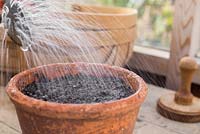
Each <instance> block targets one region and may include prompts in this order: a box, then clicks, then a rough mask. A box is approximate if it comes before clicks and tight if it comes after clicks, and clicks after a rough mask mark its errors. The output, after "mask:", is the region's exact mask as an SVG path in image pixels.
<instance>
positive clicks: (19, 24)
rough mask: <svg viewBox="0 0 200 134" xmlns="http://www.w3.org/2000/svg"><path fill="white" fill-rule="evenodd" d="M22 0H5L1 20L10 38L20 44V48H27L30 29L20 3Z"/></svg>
mask: <svg viewBox="0 0 200 134" xmlns="http://www.w3.org/2000/svg"><path fill="white" fill-rule="evenodd" d="M21 2H23V0H5V1H4V7H3V13H2V22H3V23H4V27H5V28H6V29H8V35H9V36H10V38H11V39H12V40H13V41H14V42H15V43H17V44H18V45H20V46H21V47H22V48H28V45H29V43H30V40H31V31H30V27H29V25H28V23H27V18H26V17H25V15H26V14H25V12H24V11H23V8H26V7H24V6H23V8H22V3H21Z"/></svg>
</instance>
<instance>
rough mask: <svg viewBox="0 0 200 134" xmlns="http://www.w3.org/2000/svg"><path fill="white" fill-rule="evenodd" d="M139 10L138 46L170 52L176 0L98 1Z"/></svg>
mask: <svg viewBox="0 0 200 134" xmlns="http://www.w3.org/2000/svg"><path fill="white" fill-rule="evenodd" d="M97 1H98V2H101V3H103V4H106V5H114V6H125V7H132V8H136V9H138V18H139V19H138V39H137V42H136V44H137V45H144V46H149V47H155V48H160V49H164V50H169V48H170V44H171V31H172V25H173V11H174V10H173V8H174V1H175V0H97Z"/></svg>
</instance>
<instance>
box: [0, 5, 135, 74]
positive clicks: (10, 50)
mask: <svg viewBox="0 0 200 134" xmlns="http://www.w3.org/2000/svg"><path fill="white" fill-rule="evenodd" d="M63 16H64V17H67V18H68V19H73V20H76V21H77V22H79V23H77V24H76V23H73V25H72V27H73V28H74V30H75V32H76V34H78V35H81V36H82V37H85V38H86V40H88V41H89V42H90V40H91V41H92V40H94V38H95V40H96V41H94V43H91V44H92V45H91V46H90V47H91V49H90V48H89V50H90V51H87V52H85V53H84V54H83V53H81V52H79V51H81V50H80V49H79V48H78V46H77V45H74V44H73V45H72V44H71V43H70V41H67V40H66V41H64V42H63V40H62V41H61V40H59V39H58V38H55V37H54V36H51V37H48V39H49V40H51V41H52V42H53V43H55V44H56V45H58V46H60V47H62V49H63V50H67V51H74V52H76V53H75V55H73V56H72V55H62V54H60V55H59V59H58V58H57V57H54V56H53V55H51V54H49V53H48V52H47V53H45V52H42V51H38V53H37V51H35V52H36V53H34V54H33V53H32V52H25V53H26V55H29V56H28V57H29V58H28V59H26V60H28V61H29V65H27V63H26V60H25V57H24V53H23V52H22V51H21V49H20V47H19V46H17V45H16V44H14V42H13V41H12V40H10V39H9V37H8V43H7V45H6V46H5V48H4V50H3V51H5V50H6V52H4V53H5V55H7V57H4V59H5V58H7V59H9V60H5V62H4V63H1V70H6V71H12V72H19V71H23V70H25V69H27V68H29V67H34V66H36V64H35V62H34V58H32V57H34V55H35V54H37V56H38V57H40V59H45V60H44V62H43V63H37V66H38V65H44V64H50V63H58V62H74V61H76V62H77V61H81V62H100V63H106V64H112V65H117V66H124V65H125V63H126V62H127V60H128V59H129V58H130V56H131V54H132V50H133V49H132V47H133V43H134V41H135V39H136V19H137V11H136V10H134V9H128V8H114V7H101V6H90V5H77V4H75V5H73V6H72V11H71V12H65V13H60V17H63ZM56 17H59V16H56ZM80 22H81V23H80ZM82 24H87V25H82ZM1 29H2V28H1ZM1 33H2V31H1ZM108 36H109V37H108ZM39 45H44V46H45V45H47V44H45V42H40V44H39ZM33 46H34V45H33ZM36 49H37V48H36ZM97 54H100V56H99V55H97ZM83 57H84V58H83ZM85 57H87V58H85ZM96 59H98V60H96Z"/></svg>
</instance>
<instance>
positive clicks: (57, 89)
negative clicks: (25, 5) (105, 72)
mask: <svg viewBox="0 0 200 134" xmlns="http://www.w3.org/2000/svg"><path fill="white" fill-rule="evenodd" d="M22 92H23V93H24V94H25V95H27V96H29V97H33V98H36V99H40V100H43V101H49V102H57V103H71V104H85V103H102V102H107V101H111V100H119V99H122V98H126V97H128V96H130V95H132V94H134V93H135V91H134V90H132V89H131V87H130V86H129V85H128V84H126V83H125V81H124V80H122V79H121V78H117V77H101V78H99V77H96V76H89V75H85V74H79V75H66V76H65V77H62V78H57V79H53V80H48V79H46V78H44V77H41V78H39V80H38V81H36V82H33V83H31V84H30V85H28V86H26V87H25V88H24V89H23V90H22Z"/></svg>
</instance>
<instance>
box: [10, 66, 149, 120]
mask: <svg viewBox="0 0 200 134" xmlns="http://www.w3.org/2000/svg"><path fill="white" fill-rule="evenodd" d="M67 65H68V66H69V65H71V66H81V65H83V66H84V65H86V66H94V65H95V66H99V67H104V68H108V69H114V70H117V71H121V72H125V73H127V74H128V75H127V77H132V78H134V79H135V80H136V81H137V84H138V89H137V92H136V93H135V94H133V95H131V96H129V97H127V98H123V99H120V100H114V101H108V102H105V103H91V104H61V103H55V102H45V101H42V100H38V99H34V98H31V97H28V96H26V95H24V94H23V93H22V92H21V91H20V90H19V89H18V87H17V83H18V81H19V80H20V79H21V78H22V77H24V76H26V75H27V74H30V73H33V72H35V71H37V70H38V69H39V70H40V69H42V68H44V67H59V66H67ZM6 91H7V94H8V96H9V97H10V99H11V100H12V101H13V103H14V104H15V106H16V107H18V108H23V109H24V110H25V111H26V110H28V111H29V112H33V113H35V114H40V113H38V112H41V111H43V113H42V115H43V116H50V115H51V116H50V117H52V113H53V116H56V117H58V118H59V117H60V116H59V115H58V114H60V115H61V116H62V117H63V116H64V117H65V118H70V119H77V118H78V119H80V118H83V119H84V118H86V117H87V118H97V116H98V117H99V116H102V115H105V114H107V113H108V112H111V111H116V110H120V109H127V108H128V109H130V108H131V107H132V108H133V109H134V108H136V107H139V106H140V105H141V103H142V102H143V101H144V99H145V97H146V95H147V85H146V84H145V82H144V81H143V79H142V78H140V77H139V76H138V75H137V74H135V73H133V72H131V71H129V70H126V69H123V68H120V67H117V66H111V65H106V64H97V63H83V62H78V63H56V64H50V65H44V66H39V67H35V68H32V69H29V70H26V71H23V72H21V73H19V74H17V75H16V76H14V77H13V78H12V79H11V80H10V82H9V84H8V85H7V87H6ZM55 113H56V115H55ZM83 113H84V114H83ZM84 115H85V116H84ZM108 116H109V115H108Z"/></svg>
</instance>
